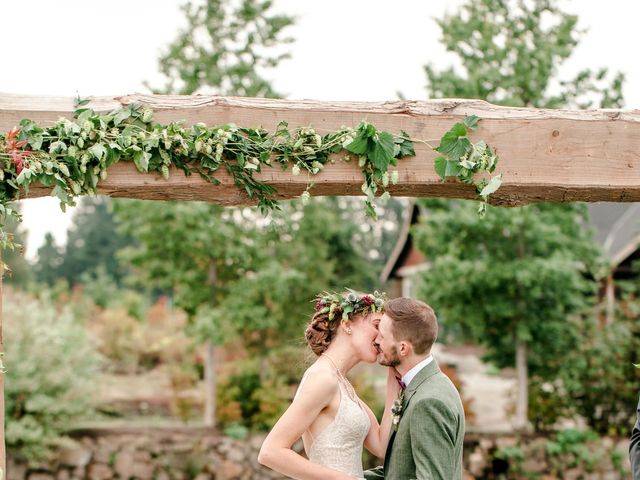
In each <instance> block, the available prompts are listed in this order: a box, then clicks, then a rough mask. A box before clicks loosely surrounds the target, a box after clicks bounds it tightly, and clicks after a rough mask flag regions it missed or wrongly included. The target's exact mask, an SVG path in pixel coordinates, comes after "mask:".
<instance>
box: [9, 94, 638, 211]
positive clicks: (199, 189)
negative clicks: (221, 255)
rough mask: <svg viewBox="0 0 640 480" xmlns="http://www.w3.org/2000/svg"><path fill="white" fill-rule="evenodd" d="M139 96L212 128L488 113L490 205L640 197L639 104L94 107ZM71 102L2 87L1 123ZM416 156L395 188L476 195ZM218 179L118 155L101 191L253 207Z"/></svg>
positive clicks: (436, 120)
mask: <svg viewBox="0 0 640 480" xmlns="http://www.w3.org/2000/svg"><path fill="white" fill-rule="evenodd" d="M131 103H138V104H142V105H145V106H148V107H150V108H152V109H153V110H154V112H155V120H156V121H157V122H159V123H168V122H170V121H174V120H184V121H185V122H186V124H192V123H195V122H205V123H206V124H208V125H216V124H221V123H230V122H232V123H235V124H237V125H241V126H244V127H254V126H256V127H257V126H262V127H264V128H266V129H267V130H269V131H273V130H274V129H275V127H276V125H277V124H278V122H280V121H281V120H287V121H288V122H289V126H290V127H297V126H313V127H314V128H315V129H316V130H317V131H318V133H320V134H324V133H328V132H330V131H333V130H335V129H337V128H339V127H341V126H342V125H347V126H354V127H355V126H356V125H357V124H358V123H359V122H360V121H361V120H367V121H369V122H371V123H373V124H374V125H375V126H376V127H377V128H379V129H382V130H388V131H390V132H392V133H397V132H399V130H405V131H407V132H408V133H409V134H410V135H411V136H412V137H413V138H416V139H421V140H425V141H427V142H429V143H430V144H431V145H434V146H435V145H437V143H438V141H439V138H440V137H441V136H442V134H443V133H444V132H445V131H446V130H448V129H449V128H451V126H452V125H453V123H455V122H457V121H460V120H462V119H463V118H464V117H465V116H467V115H471V114H475V115H478V116H479V117H480V118H481V119H482V120H481V122H480V128H479V129H478V130H477V131H475V132H473V133H472V134H471V139H472V140H475V141H477V140H480V139H482V140H485V141H486V142H487V143H488V144H489V145H490V146H491V147H492V148H494V149H495V150H496V151H497V153H498V155H499V157H500V163H499V165H498V169H497V173H502V174H503V185H502V187H501V188H500V190H498V192H496V193H495V194H494V195H493V198H492V203H494V204H498V205H504V206H516V205H523V204H527V203H530V202H539V201H553V202H567V201H586V202H595V201H616V202H632V201H640V111H637V110H634V111H621V110H586V111H575V110H543V109H527V108H507V107H498V106H495V105H491V104H489V103H486V102H482V101H475V100H438V101H435V100H434V101H394V102H383V103H370V102H319V101H311V100H302V101H295V100H270V99H257V98H238V97H216V96H201V95H195V96H160V95H127V96H119V97H98V98H94V99H92V101H91V103H90V104H89V106H90V107H91V108H93V109H95V110H96V111H109V110H112V109H114V108H117V107H120V106H123V105H127V104H131ZM72 112H73V99H72V98H61V97H27V96H16V95H5V94H0V130H3V131H6V130H8V129H10V128H12V127H14V126H15V125H17V124H18V122H19V121H20V120H21V119H22V118H30V119H32V120H34V121H36V122H38V123H40V124H42V125H47V124H51V122H53V121H55V120H56V119H57V118H58V117H61V116H66V117H71V115H72ZM415 147H416V156H415V157H412V158H406V159H402V160H400V162H399V168H398V170H399V183H398V185H395V186H393V187H391V188H389V191H390V192H391V193H392V194H393V195H398V196H410V197H455V198H475V192H474V190H473V188H472V187H470V186H467V185H462V184H460V183H458V182H457V181H450V182H444V183H443V182H441V181H440V179H439V178H438V176H437V175H436V173H435V171H434V168H433V160H434V158H435V156H436V155H435V152H433V151H432V150H431V149H430V148H429V147H428V146H427V145H424V144H421V143H416V144H415ZM257 176H258V177H259V178H261V179H262V180H265V181H267V182H268V183H270V184H272V185H273V186H275V187H276V188H277V189H278V198H282V199H284V198H293V197H296V196H298V195H300V193H302V192H303V191H304V189H305V188H306V185H307V177H306V176H305V175H300V176H298V177H294V176H292V175H291V173H290V171H282V170H280V169H279V168H273V169H272V168H267V169H265V170H263V172H261V173H260V174H258V175H257ZM217 177H218V179H219V180H220V181H221V182H222V183H221V184H220V185H218V186H212V185H210V184H208V183H207V182H205V181H203V180H201V179H200V178H198V177H196V176H191V177H188V178H185V177H184V176H183V174H182V173H181V172H176V171H172V175H171V178H170V179H169V180H168V181H167V180H164V179H162V178H161V177H160V176H156V175H145V174H139V173H138V172H137V171H136V170H135V167H134V166H133V164H132V163H129V162H121V163H119V164H116V165H114V166H113V167H111V168H110V169H109V177H108V179H107V180H105V181H103V182H101V184H100V185H99V187H100V191H101V192H102V193H104V194H107V195H111V196H114V197H130V198H143V199H165V200H166V199H176V200H208V201H215V202H218V203H221V204H223V205H240V204H250V203H251V201H250V199H249V198H247V196H246V194H243V193H242V192H238V191H237V189H236V187H235V186H234V185H233V182H232V180H231V178H230V177H229V175H228V174H226V172H222V171H221V172H219V173H218V174H217ZM313 181H314V182H315V186H314V188H313V189H312V194H314V195H361V191H360V185H361V184H362V177H361V173H360V171H359V169H358V167H357V165H356V164H354V163H353V162H350V163H345V162H342V161H340V160H339V161H337V162H336V163H335V164H333V165H329V166H327V167H326V168H325V169H324V171H323V172H322V173H321V174H319V175H317V176H314V177H313ZM48 194H49V192H48V190H47V189H45V188H42V187H40V188H38V187H35V188H32V190H31V192H30V196H42V195H48Z"/></svg>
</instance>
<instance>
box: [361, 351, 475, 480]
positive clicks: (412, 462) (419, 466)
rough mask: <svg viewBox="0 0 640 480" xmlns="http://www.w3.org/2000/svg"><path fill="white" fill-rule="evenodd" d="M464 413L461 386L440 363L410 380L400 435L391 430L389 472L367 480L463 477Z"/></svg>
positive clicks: (381, 471) (383, 469)
mask: <svg viewBox="0 0 640 480" xmlns="http://www.w3.org/2000/svg"><path fill="white" fill-rule="evenodd" d="M463 440H464V410H463V408H462V401H461V400H460V395H459V394H458V391H457V390H456V387H455V386H454V385H453V383H451V380H449V377H447V376H446V375H445V374H443V373H442V372H441V371H440V367H438V364H437V363H436V361H435V359H434V360H433V361H432V362H431V363H430V364H429V365H427V366H426V367H424V368H423V369H422V370H420V372H418V374H417V375H416V376H415V377H414V378H413V379H412V380H411V383H409V385H408V386H407V389H406V391H405V396H404V402H403V408H402V416H401V418H400V423H399V424H398V429H397V431H393V430H392V431H391V437H390V438H389V445H388V446H387V452H386V454H385V457H384V467H378V468H376V469H373V470H367V471H366V472H365V478H366V479H367V480H374V479H381V478H384V479H389V480H410V479H417V480H432V479H437V480H454V479H455V480H458V479H461V478H462V444H463Z"/></svg>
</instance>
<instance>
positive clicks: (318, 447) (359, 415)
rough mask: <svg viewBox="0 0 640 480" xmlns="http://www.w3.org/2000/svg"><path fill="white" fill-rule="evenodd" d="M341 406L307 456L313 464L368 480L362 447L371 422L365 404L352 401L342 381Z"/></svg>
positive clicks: (316, 439)
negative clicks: (363, 467) (365, 476)
mask: <svg viewBox="0 0 640 480" xmlns="http://www.w3.org/2000/svg"><path fill="white" fill-rule="evenodd" d="M338 385H339V387H340V405H339V407H338V411H337V413H336V417H335V419H334V420H333V421H332V422H331V423H330V424H329V425H327V427H326V428H325V429H324V430H322V431H321V432H320V433H319V434H318V435H317V436H316V437H315V438H314V439H313V443H312V444H311V447H310V448H309V451H308V452H307V457H309V460H310V461H311V462H313V463H318V464H320V465H325V466H327V467H329V468H333V469H335V470H338V471H341V472H344V473H347V474H349V475H351V476H353V477H354V478H358V479H364V472H363V470H362V446H363V444H364V439H365V438H366V436H367V434H368V433H369V429H370V428H371V420H370V419H369V416H368V415H367V413H366V412H365V411H364V409H363V408H362V406H361V405H359V404H358V403H356V402H355V401H353V400H352V399H351V398H349V395H348V394H347V390H346V387H345V385H344V384H343V382H342V381H341V380H338Z"/></svg>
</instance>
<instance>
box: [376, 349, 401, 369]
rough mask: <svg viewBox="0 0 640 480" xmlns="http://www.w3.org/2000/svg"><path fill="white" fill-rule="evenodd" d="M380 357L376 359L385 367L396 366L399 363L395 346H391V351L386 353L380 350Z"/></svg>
mask: <svg viewBox="0 0 640 480" xmlns="http://www.w3.org/2000/svg"><path fill="white" fill-rule="evenodd" d="M380 354H381V356H382V358H381V359H380V360H379V361H378V363H379V364H380V365H383V366H385V367H397V366H398V365H400V355H398V349H397V348H396V346H395V345H394V346H392V347H391V353H389V355H387V354H386V353H385V352H383V351H381V352H380Z"/></svg>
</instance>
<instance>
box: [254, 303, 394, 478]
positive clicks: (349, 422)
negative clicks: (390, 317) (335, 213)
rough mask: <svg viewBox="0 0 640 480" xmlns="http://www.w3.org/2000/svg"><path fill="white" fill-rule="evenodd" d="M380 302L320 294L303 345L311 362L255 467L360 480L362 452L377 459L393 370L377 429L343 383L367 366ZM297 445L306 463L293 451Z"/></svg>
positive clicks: (386, 429) (387, 421)
mask: <svg viewBox="0 0 640 480" xmlns="http://www.w3.org/2000/svg"><path fill="white" fill-rule="evenodd" d="M383 307H384V298H383V296H382V295H381V294H379V293H378V292H375V293H374V294H370V295H361V294H358V293H356V292H353V291H348V292H347V293H345V294H338V293H336V294H323V295H319V296H318V297H317V301H316V312H315V314H314V315H313V317H312V319H311V321H310V322H309V325H308V326H307V329H306V332H305V337H306V340H307V343H308V344H309V346H310V347H311V350H312V351H313V352H314V353H315V354H316V355H317V356H318V358H317V359H316V361H315V362H314V363H313V364H312V365H311V366H310V367H309V368H308V369H307V371H306V372H305V373H304V375H303V377H302V380H301V381H300V386H299V387H298V391H297V393H296V395H295V397H294V399H293V402H292V403H291V405H290V406H289V408H287V410H286V411H285V412H284V414H283V415H282V417H280V419H279V420H278V422H277V423H276V424H275V426H274V427H273V429H272V430H271V432H270V433H269V435H268V436H267V438H266V439H265V441H264V443H263V444H262V448H261V449H260V454H259V455H258V462H260V463H261V464H262V465H265V466H267V467H270V468H272V469H273V470H276V471H277V472H280V473H282V474H284V475H286V476H288V477H290V478H295V479H300V480H315V479H318V480H329V479H335V480H353V479H354V478H357V479H364V473H363V469H362V447H363V445H364V447H366V448H367V450H369V451H370V452H371V453H373V454H374V455H375V456H377V457H379V458H384V455H385V451H386V448H387V442H388V440H389V434H390V430H391V419H392V414H391V407H392V405H393V402H394V400H395V398H396V396H397V394H398V390H399V385H398V382H397V381H396V372H395V369H393V368H389V371H388V375H387V398H386V403H385V409H384V414H383V416H382V421H381V423H380V424H378V421H377V419H376V417H375V415H374V414H373V412H372V411H371V409H370V408H369V407H368V406H367V405H365V404H364V403H363V402H362V400H360V398H358V395H357V393H356V392H355V390H354V389H353V386H352V385H351V383H350V382H349V380H348V379H347V373H349V371H350V370H351V369H352V368H353V367H354V366H355V365H357V364H358V363H360V362H367V363H373V362H375V361H376V358H377V356H378V350H377V348H376V346H375V345H374V340H375V338H376V336H377V333H378V330H377V326H378V323H379V321H380V317H381V316H382V309H383ZM300 437H302V441H303V443H304V449H305V452H306V454H307V457H308V460H307V459H306V458H304V457H303V456H301V455H299V454H297V453H296V452H294V451H293V450H292V448H291V447H292V445H293V444H294V443H295V442H296V441H297V440H298V439H299V438H300Z"/></svg>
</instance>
